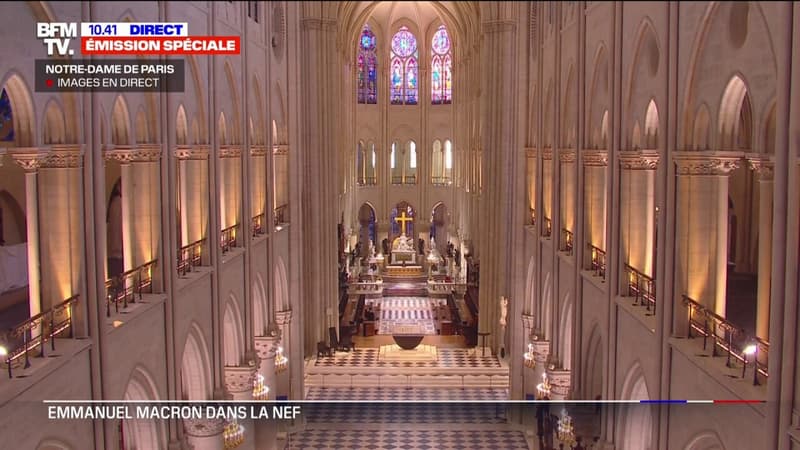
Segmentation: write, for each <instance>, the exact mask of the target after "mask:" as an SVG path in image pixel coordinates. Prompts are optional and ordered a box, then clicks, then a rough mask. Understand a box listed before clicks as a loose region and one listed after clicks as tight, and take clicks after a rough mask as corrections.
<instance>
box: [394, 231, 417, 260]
mask: <svg viewBox="0 0 800 450" xmlns="http://www.w3.org/2000/svg"><path fill="white" fill-rule="evenodd" d="M409 241H411V239H409V238H408V237H407V236H406V235H405V234H403V235H401V236H400V237H398V238H397V239H395V240H394V242H393V243H392V258H391V260H390V262H389V263H390V264H393V265H398V266H399V265H406V264H416V263H417V252H416V251H415V250H414V247H412V246H411V244H410V243H409Z"/></svg>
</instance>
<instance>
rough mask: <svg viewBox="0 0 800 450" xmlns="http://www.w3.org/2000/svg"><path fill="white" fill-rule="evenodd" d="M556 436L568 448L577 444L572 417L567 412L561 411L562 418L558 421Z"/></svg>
mask: <svg viewBox="0 0 800 450" xmlns="http://www.w3.org/2000/svg"><path fill="white" fill-rule="evenodd" d="M556 436H557V437H558V440H559V441H561V442H562V443H563V444H565V445H566V446H568V447H572V445H573V444H575V442H576V440H575V427H574V426H573V425H572V417H570V416H569V414H567V410H566V408H565V409H562V410H561V418H560V419H558V427H557V428H556Z"/></svg>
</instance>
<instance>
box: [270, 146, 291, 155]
mask: <svg viewBox="0 0 800 450" xmlns="http://www.w3.org/2000/svg"><path fill="white" fill-rule="evenodd" d="M272 154H273V155H288V154H289V146H288V145H286V144H281V145H273V146H272Z"/></svg>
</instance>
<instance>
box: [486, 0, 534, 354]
mask: <svg viewBox="0 0 800 450" xmlns="http://www.w3.org/2000/svg"><path fill="white" fill-rule="evenodd" d="M482 6H483V5H482ZM521 8H522V4H521V3H509V4H508V7H506V8H499V9H495V8H490V7H484V8H481V30H482V31H483V38H482V40H481V43H480V45H481V47H480V53H479V54H480V63H481V64H483V68H484V69H485V70H483V74H484V75H485V76H483V77H481V78H480V81H481V83H480V91H481V92H482V94H481V96H480V116H479V117H481V118H482V120H481V121H482V122H483V127H482V130H483V132H482V133H481V134H480V141H479V142H478V148H477V150H478V155H479V158H480V159H479V161H481V162H482V164H480V165H479V166H478V185H479V191H480V192H481V198H480V210H479V211H480V212H479V220H480V222H479V223H480V230H481V232H482V233H481V234H482V235H484V236H491V238H488V239H481V240H480V241H479V242H478V247H479V248H478V256H479V258H480V267H481V268H480V291H479V294H478V295H479V300H478V309H479V312H478V331H479V332H483V333H490V334H489V336H487V338H486V343H487V345H488V346H489V347H490V348H491V349H493V350H494V352H495V353H498V352H499V351H500V349H501V348H502V347H503V345H504V342H505V340H506V338H505V336H504V334H503V328H502V327H501V326H500V320H499V318H500V317H499V316H500V314H501V307H500V302H501V299H502V298H503V297H511V295H512V289H513V286H514V283H513V281H512V278H513V273H514V271H513V270H512V267H511V266H510V261H511V258H509V256H508V252H509V249H511V248H514V238H515V236H519V234H520V230H517V229H515V228H512V223H513V221H512V220H509V219H510V218H511V217H512V216H513V215H514V213H515V210H517V208H521V207H523V205H524V202H523V201H518V202H515V200H516V198H517V197H516V194H515V193H516V192H517V190H516V188H515V186H519V187H520V188H521V187H522V184H521V183H518V182H517V181H519V178H518V177H517V176H516V173H517V168H518V167H520V166H519V164H520V163H522V162H523V161H524V154H523V153H522V151H523V150H522V149H521V148H519V146H518V145H517V141H518V139H519V136H518V134H519V133H517V131H516V130H517V129H516V124H517V122H518V114H519V111H518V107H517V101H518V95H517V94H518V89H517V75H518V70H517V59H518V58H517V54H516V51H515V50H516V46H515V45H509V42H516V40H517V32H518V29H517V25H518V24H517V22H518V20H519V14H520V10H521ZM512 182H517V183H516V185H514V184H513V183H512ZM520 191H521V189H520ZM520 194H521V195H522V198H524V194H523V193H521V192H520ZM512 254H513V253H512ZM511 301H512V302H513V301H520V300H519V299H514V298H511ZM509 308H512V309H513V308H514V305H510V306H509ZM514 323H515V322H512V325H513V324H514Z"/></svg>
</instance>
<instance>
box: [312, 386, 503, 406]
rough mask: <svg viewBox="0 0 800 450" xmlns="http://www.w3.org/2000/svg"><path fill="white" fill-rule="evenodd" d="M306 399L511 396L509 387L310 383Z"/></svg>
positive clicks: (456, 398)
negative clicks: (376, 385) (409, 387)
mask: <svg viewBox="0 0 800 450" xmlns="http://www.w3.org/2000/svg"><path fill="white" fill-rule="evenodd" d="M306 400H360V401H387V402H392V401H408V400H415V401H428V400H434V401H447V400H466V401H472V400H477V401H491V400H500V401H502V400H508V390H507V389H487V388H470V389H460V388H430V387H415V388H413V389H406V388H403V387H381V388H379V387H356V388H348V387H327V388H320V387H311V388H309V390H308V394H306Z"/></svg>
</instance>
